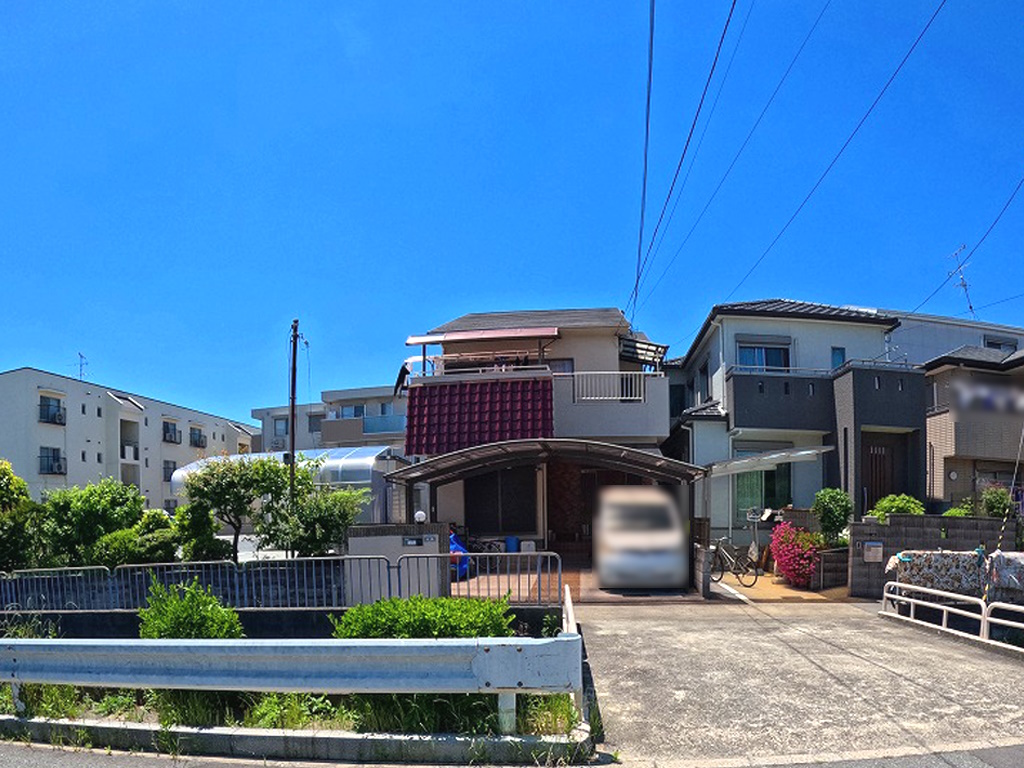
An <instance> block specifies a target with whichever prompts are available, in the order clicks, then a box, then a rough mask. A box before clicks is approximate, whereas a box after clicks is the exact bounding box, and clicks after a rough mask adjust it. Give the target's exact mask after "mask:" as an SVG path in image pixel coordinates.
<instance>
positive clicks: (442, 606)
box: [330, 595, 514, 638]
mask: <svg viewBox="0 0 1024 768" xmlns="http://www.w3.org/2000/svg"><path fill="white" fill-rule="evenodd" d="M330 618H331V622H332V623H333V624H334V636H335V637H337V638H354V637H397V638H407V637H416V638H429V637H508V636H510V635H511V634H512V620H513V618H514V617H513V616H512V615H511V614H509V613H508V598H507V597H505V598H502V599H501V600H475V599H467V598H453V597H423V596H421V595H413V596H412V597H410V598H406V599H403V598H399V597H393V598H391V599H389V600H378V601H377V602H376V603H373V604H370V605H356V606H353V607H352V608H349V609H348V610H347V611H346V612H345V614H344V615H343V616H342V617H341V618H340V619H337V618H335V617H333V616H331V617H330Z"/></svg>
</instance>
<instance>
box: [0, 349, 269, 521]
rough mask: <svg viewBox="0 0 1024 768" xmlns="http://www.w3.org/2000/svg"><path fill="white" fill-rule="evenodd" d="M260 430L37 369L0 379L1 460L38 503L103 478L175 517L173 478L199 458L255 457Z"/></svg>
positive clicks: (19, 370)
mask: <svg viewBox="0 0 1024 768" xmlns="http://www.w3.org/2000/svg"><path fill="white" fill-rule="evenodd" d="M257 432H258V430H257V429H256V428H255V427H251V426H248V425H246V424H240V423H238V422H235V421H232V420H230V419H227V418H225V417H223V416H214V415H212V414H209V413H203V412H201V411H195V410H192V409H191V408H185V407H183V406H180V405H173V404H171V403H165V402H163V401H161V400H155V399H153V398H149V397H143V396H141V395H136V394H132V393H129V392H125V391H124V390H120V389H114V388H112V387H106V386H103V385H101V384H97V383H95V382H92V381H80V380H78V379H73V378H70V377H68V376H61V375H60V374H56V373H49V372H47V371H41V370H38V369H35V368H16V369H14V370H10V371H4V372H2V373H0V457H2V458H5V459H7V460H8V461H10V462H11V464H12V465H13V467H14V471H15V472H16V473H17V474H18V475H20V476H21V477H23V478H24V479H25V481H26V482H27V483H28V486H29V489H30V491H31V493H32V496H33V498H36V499H38V498H40V497H41V496H42V494H43V493H44V492H46V491H47V490H51V489H56V488H69V487H71V486H73V485H78V486H84V485H86V484H87V483H90V482H96V481H97V480H100V479H102V478H104V477H114V478H117V479H119V480H121V481H122V482H125V483H130V484H132V485H135V486H136V487H137V488H138V489H139V490H140V491H141V492H142V495H143V496H145V497H146V500H147V505H148V506H149V507H152V508H163V509H167V510H170V509H173V508H174V507H175V506H177V498H176V496H175V495H174V494H173V493H172V492H171V482H170V481H171V475H172V474H173V473H174V471H175V470H176V469H177V468H178V467H181V466H184V465H186V464H188V463H190V462H192V461H195V460H196V459H198V458H203V457H205V456H213V455H217V454H222V453H227V454H233V453H247V452H249V451H250V450H252V444H253V437H254V435H255V434H257Z"/></svg>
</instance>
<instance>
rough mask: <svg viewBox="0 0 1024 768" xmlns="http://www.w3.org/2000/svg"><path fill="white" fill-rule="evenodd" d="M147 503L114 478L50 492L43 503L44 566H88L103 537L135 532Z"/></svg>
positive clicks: (131, 486)
mask: <svg viewBox="0 0 1024 768" xmlns="http://www.w3.org/2000/svg"><path fill="white" fill-rule="evenodd" d="M145 504H146V502H145V499H143V497H142V494H140V493H139V489H138V488H136V487H135V486H134V485H126V484H124V483H122V482H120V481H118V480H114V479H113V478H110V477H108V478H104V479H103V480H100V481H99V482H98V483H90V484H88V485H86V486H85V488H79V487H78V486H74V487H72V488H62V489H58V490H55V491H50V492H48V493H47V494H46V496H45V500H44V503H43V507H44V510H43V513H42V516H43V519H42V520H41V521H40V525H39V533H38V534H37V535H40V536H41V537H42V538H43V539H44V542H43V546H42V547H41V549H42V550H43V551H44V552H45V557H44V560H45V562H44V563H42V564H44V565H84V564H86V563H88V562H89V558H90V555H91V550H92V547H93V545H94V544H95V543H96V542H97V541H99V539H101V538H102V537H103V536H105V535H106V534H108V533H113V532H114V531H120V530H122V529H124V528H131V527H132V526H134V525H135V524H136V523H137V522H139V519H140V518H141V517H142V510H143V508H144V507H145Z"/></svg>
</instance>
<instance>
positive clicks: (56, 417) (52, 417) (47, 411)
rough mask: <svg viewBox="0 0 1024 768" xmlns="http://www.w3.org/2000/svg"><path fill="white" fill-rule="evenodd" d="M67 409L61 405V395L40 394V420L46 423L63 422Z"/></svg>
mask: <svg viewBox="0 0 1024 768" xmlns="http://www.w3.org/2000/svg"><path fill="white" fill-rule="evenodd" d="M66 418H67V411H65V410H64V407H63V406H62V405H61V402H60V398H59V397H51V396H49V395H40V396H39V420H40V421H42V422H44V423H46V424H63V423H64V422H65V420H66Z"/></svg>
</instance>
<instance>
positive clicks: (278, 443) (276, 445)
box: [270, 437, 284, 451]
mask: <svg viewBox="0 0 1024 768" xmlns="http://www.w3.org/2000/svg"><path fill="white" fill-rule="evenodd" d="M270 447H271V448H273V449H274V450H275V451H283V450H284V440H282V439H281V438H279V437H275V438H274V439H273V440H272V441H271V443H270Z"/></svg>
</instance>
